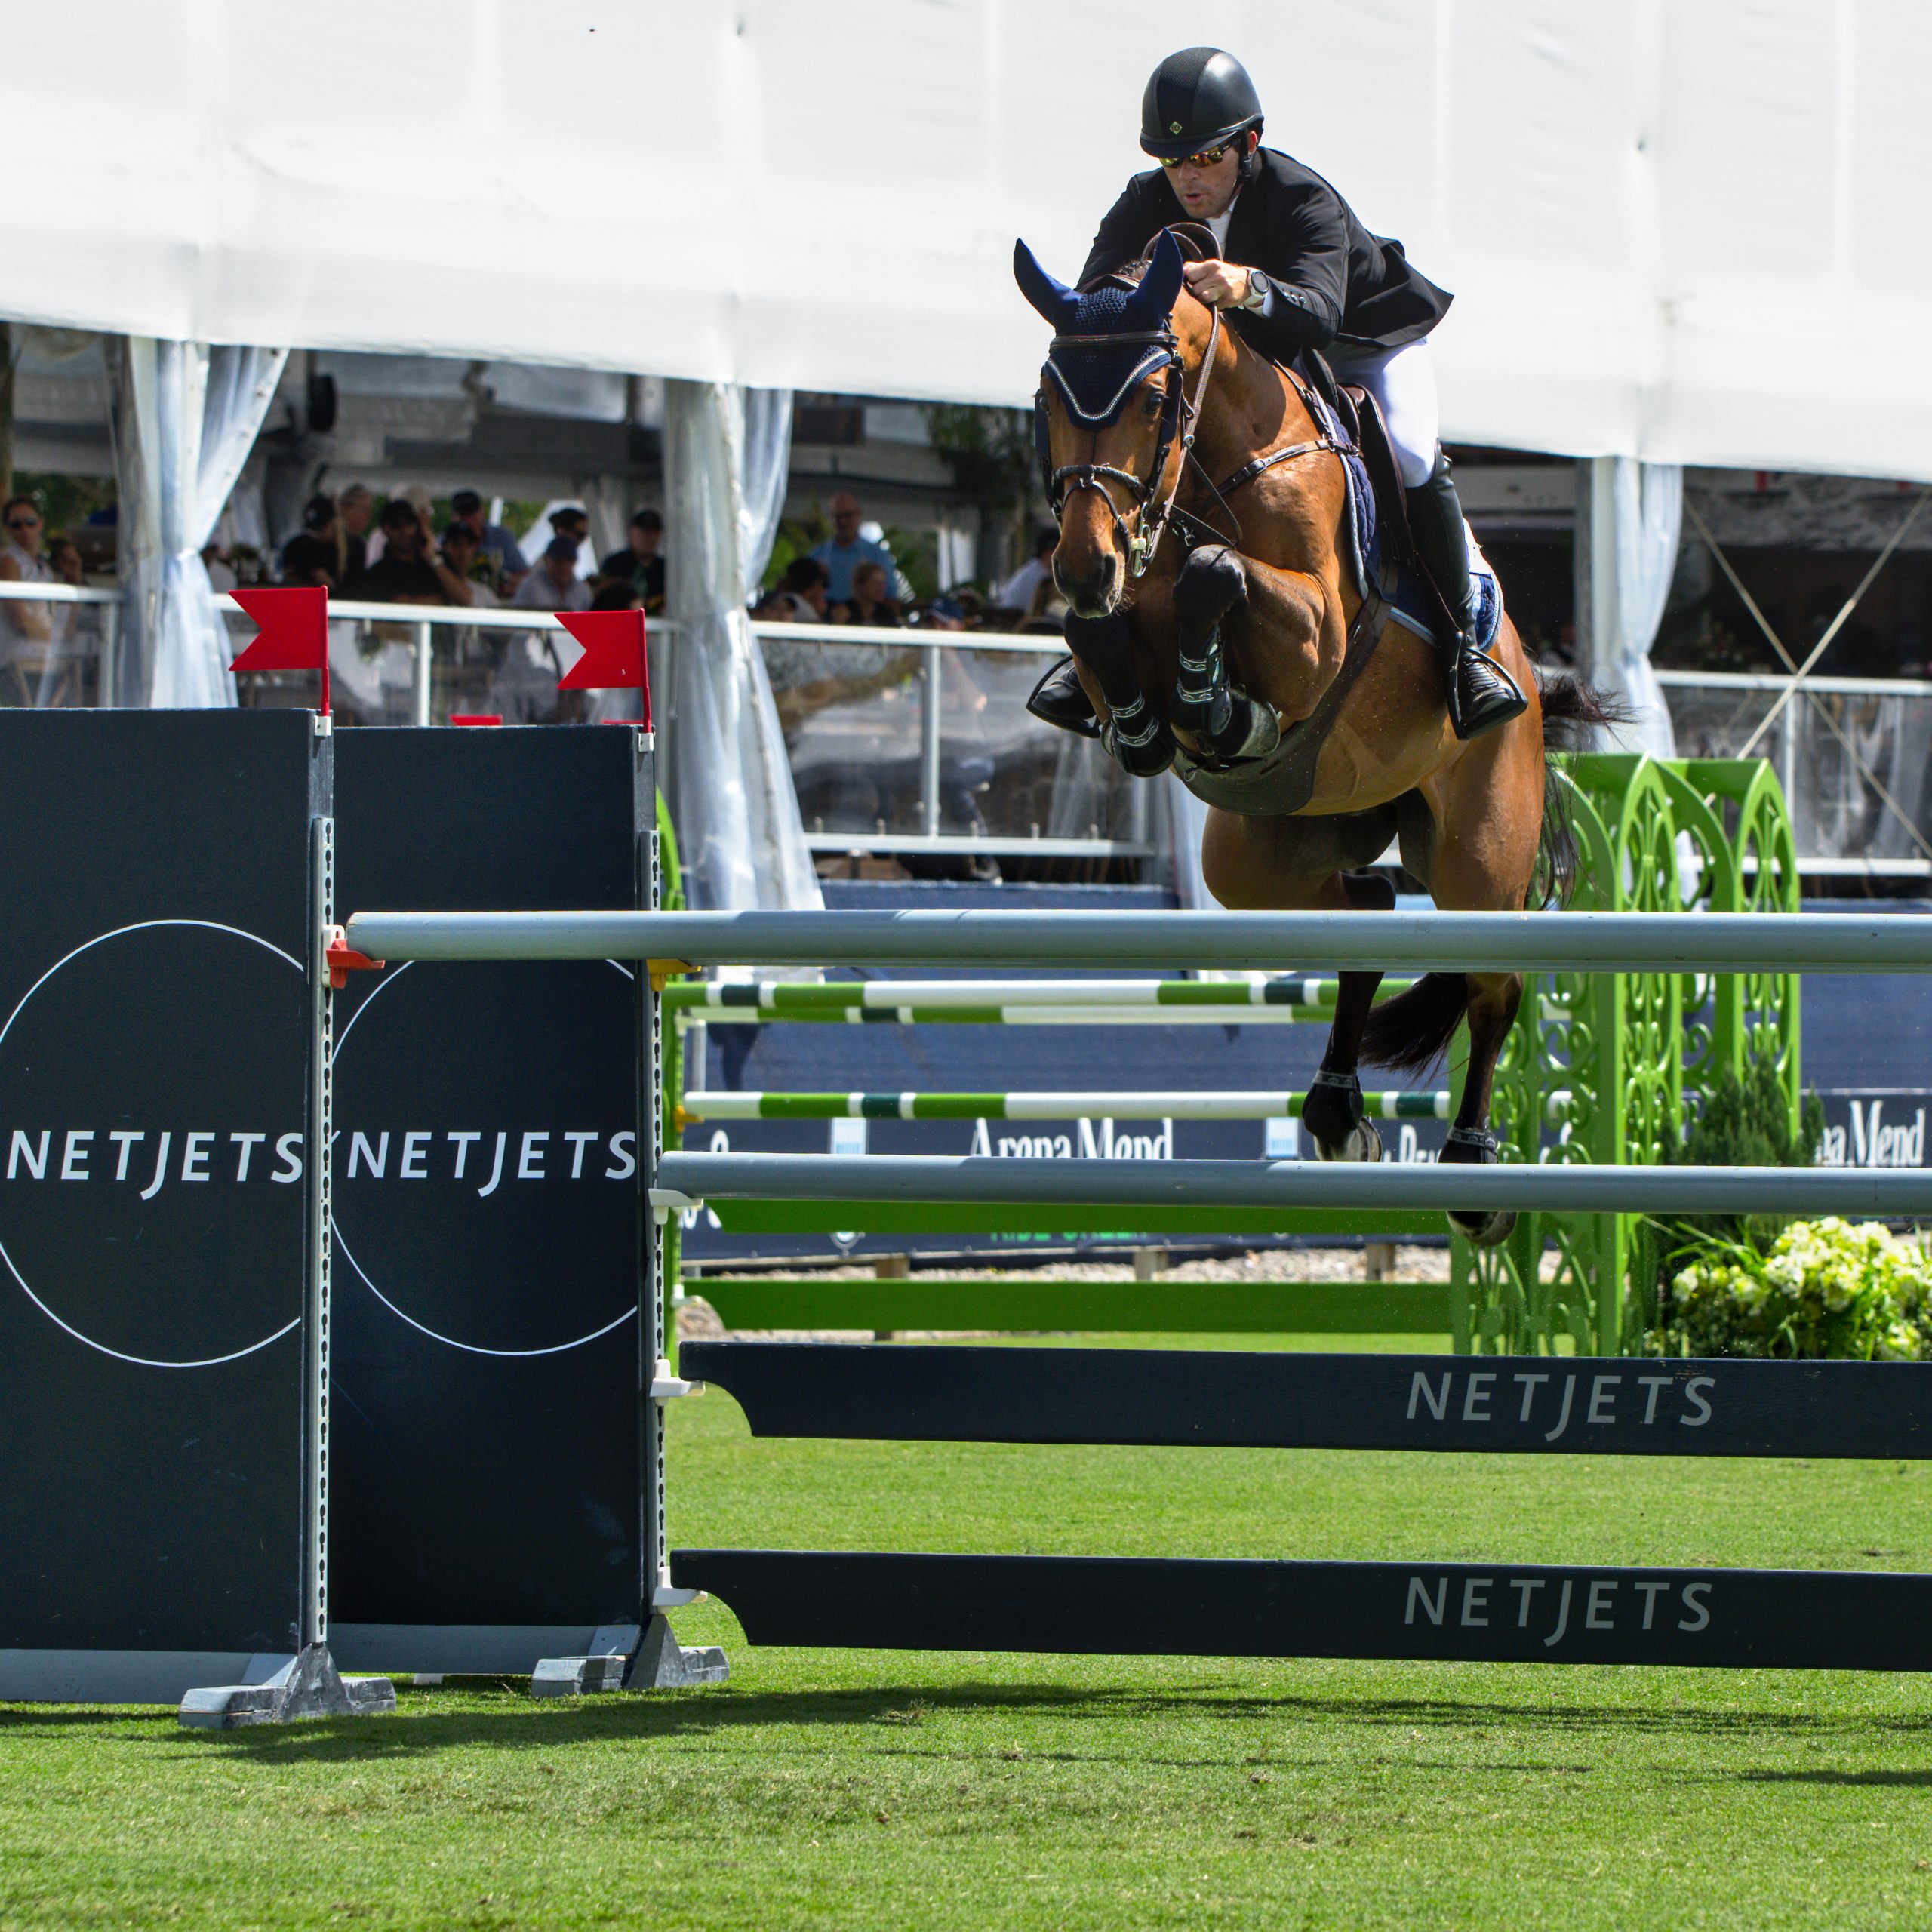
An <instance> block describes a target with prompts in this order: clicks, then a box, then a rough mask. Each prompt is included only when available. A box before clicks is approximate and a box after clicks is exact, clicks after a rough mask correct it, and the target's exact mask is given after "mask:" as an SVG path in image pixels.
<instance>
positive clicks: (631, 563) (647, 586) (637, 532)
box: [600, 510, 664, 612]
mask: <svg viewBox="0 0 1932 1932" xmlns="http://www.w3.org/2000/svg"><path fill="white" fill-rule="evenodd" d="M663 547H664V519H663V518H662V517H661V516H660V515H658V514H657V512H656V511H655V510H639V511H638V513H637V514H636V515H635V516H634V517H632V518H631V525H630V531H629V542H628V543H627V544H626V546H625V547H624V548H623V549H621V550H613V551H612V552H611V554H610V555H608V557H606V558H605V559H604V561H603V563H602V565H601V566H600V571H601V574H602V575H603V576H605V577H611V578H613V579H616V580H621V581H623V582H624V583H635V584H636V586H637V587H638V590H639V591H640V592H641V593H642V595H643V598H644V608H645V610H647V611H654V612H655V611H662V610H663V608H664V558H663V554H662V552H663ZM617 608H620V609H629V608H630V607H629V605H620V606H618V607H617Z"/></svg>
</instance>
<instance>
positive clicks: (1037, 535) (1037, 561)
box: [993, 524, 1060, 622]
mask: <svg viewBox="0 0 1932 1932" xmlns="http://www.w3.org/2000/svg"><path fill="white" fill-rule="evenodd" d="M1059 548H1060V532H1059V531H1057V530H1056V529H1055V528H1054V527H1053V526H1052V525H1051V524H1042V525H1041V526H1040V528H1038V530H1036V531H1034V533H1033V554H1032V556H1030V557H1029V558H1027V560H1026V562H1025V563H1023V564H1022V565H1020V568H1018V569H1017V571H1014V573H1013V574H1012V575H1011V577H1008V579H1007V580H1006V581H1005V583H1003V584H1001V586H1000V587H999V595H998V597H996V598H994V600H993V601H994V602H995V603H996V604H997V605H998V606H999V607H1000V608H1001V610H1003V611H1017V612H1018V613H1019V614H1020V619H1021V621H1022V622H1024V621H1025V620H1026V619H1027V618H1029V617H1038V615H1039V614H1040V605H1041V602H1042V601H1044V598H1045V595H1046V593H1047V591H1048V588H1049V587H1050V586H1051V584H1052V583H1053V580H1054V570H1053V565H1052V563H1051V561H1050V559H1051V558H1052V555H1053V554H1054V552H1055V551H1056V550H1057V549H1059Z"/></svg>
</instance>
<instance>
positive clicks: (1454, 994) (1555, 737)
mask: <svg viewBox="0 0 1932 1932" xmlns="http://www.w3.org/2000/svg"><path fill="white" fill-rule="evenodd" d="M1537 692H1538V695H1539V696H1540V697H1541V699H1542V700H1543V749H1544V750H1545V751H1546V752H1551V751H1559V752H1560V751H1572V750H1580V749H1583V746H1586V744H1588V743H1589V734H1590V733H1591V732H1592V731H1595V730H1597V729H1598V728H1601V727H1604V726H1606V725H1612V724H1628V723H1629V721H1630V718H1631V713H1630V712H1629V709H1627V708H1626V706H1624V705H1623V703H1622V702H1621V701H1620V700H1618V699H1617V698H1615V697H1612V696H1611V694H1609V693H1607V692H1606V691H1597V690H1595V689H1593V688H1592V687H1591V686H1590V685H1586V683H1584V682H1583V680H1582V679H1581V678H1573V677H1571V676H1569V675H1567V674H1561V673H1559V674H1557V675H1552V676H1549V677H1542V676H1539V677H1538V678H1537ZM1576 877H1577V835H1576V832H1575V829H1574V827H1573V826H1571V823H1570V814H1569V811H1568V808H1567V802H1566V798H1565V794H1564V790H1563V788H1562V787H1561V786H1560V785H1558V783H1557V782H1556V774H1555V768H1554V767H1553V766H1552V765H1551V764H1549V763H1548V761H1547V760H1546V761H1545V764H1544V768H1543V829H1542V832H1541V834H1540V836H1539V838H1538V840H1537V866H1536V872H1535V873H1534V876H1533V878H1532V880H1531V886H1530V891H1529V895H1528V900H1527V903H1529V904H1530V905H1531V906H1561V905H1562V904H1563V903H1564V901H1565V900H1567V899H1568V897H1569V896H1570V891H1571V887H1572V886H1573V885H1574V884H1575V882H1576ZM1468 1009H1469V980H1468V977H1467V976H1466V974H1461V973H1425V974H1423V977H1421V978H1420V980H1417V982H1416V983H1415V984H1414V986H1410V987H1408V988H1407V989H1405V990H1404V991H1403V992H1399V993H1398V994H1396V995H1395V998H1392V999H1386V1000H1384V1001H1382V1002H1381V1004H1380V1005H1378V1006H1376V1007H1374V1008H1372V1009H1371V1011H1370V1013H1369V1016H1368V1024H1367V1026H1366V1027H1365V1028H1364V1029H1363V1032H1362V1038H1361V1057H1362V1058H1363V1059H1364V1060H1367V1061H1370V1062H1371V1063H1374V1065H1375V1066H1386V1067H1388V1068H1389V1069H1391V1070H1392V1072H1397V1073H1411V1074H1418V1075H1420V1074H1424V1073H1426V1072H1429V1069H1431V1068H1432V1067H1433V1066H1435V1065H1436V1063H1438V1061H1439V1060H1441V1058H1442V1057H1443V1056H1444V1054H1446V1053H1447V1051H1449V1042H1450V1041H1451V1040H1452V1039H1454V1038H1455V1035H1456V1029H1457V1027H1458V1026H1460V1025H1461V1024H1462V1023H1463V1014H1465V1013H1466V1011H1468Z"/></svg>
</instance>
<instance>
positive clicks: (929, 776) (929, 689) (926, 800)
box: [919, 644, 944, 838]
mask: <svg viewBox="0 0 1932 1932" xmlns="http://www.w3.org/2000/svg"><path fill="white" fill-rule="evenodd" d="M943 668H944V667H943V666H942V665H941V663H940V648H939V646H938V645H936V644H929V645H927V646H926V661H925V663H924V665H923V666H921V669H920V678H921V686H920V703H921V707H922V709H921V713H920V718H919V829H920V830H921V832H924V834H925V835H926V836H927V837H928V838H937V837H938V836H939V701H940V683H941V678H940V673H941V671H942V670H943Z"/></svg>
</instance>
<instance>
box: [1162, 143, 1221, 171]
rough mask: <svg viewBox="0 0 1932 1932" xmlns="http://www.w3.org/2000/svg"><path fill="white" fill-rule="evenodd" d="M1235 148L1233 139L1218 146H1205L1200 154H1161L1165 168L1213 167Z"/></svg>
mask: <svg viewBox="0 0 1932 1932" xmlns="http://www.w3.org/2000/svg"><path fill="white" fill-rule="evenodd" d="M1233 150H1234V143H1233V142H1232V141H1223V143H1221V145H1220V146H1219V147H1217V148H1203V149H1201V152H1199V153H1198V154H1175V155H1166V154H1164V155H1161V166H1162V167H1163V168H1212V167H1213V166H1214V165H1215V163H1216V162H1218V161H1220V158H1222V156H1223V155H1226V154H1230V153H1232V152H1233Z"/></svg>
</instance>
